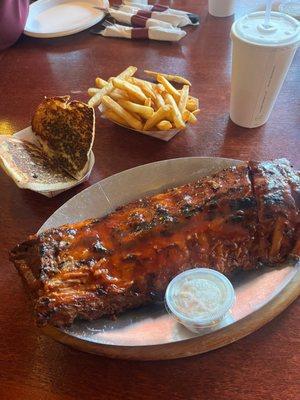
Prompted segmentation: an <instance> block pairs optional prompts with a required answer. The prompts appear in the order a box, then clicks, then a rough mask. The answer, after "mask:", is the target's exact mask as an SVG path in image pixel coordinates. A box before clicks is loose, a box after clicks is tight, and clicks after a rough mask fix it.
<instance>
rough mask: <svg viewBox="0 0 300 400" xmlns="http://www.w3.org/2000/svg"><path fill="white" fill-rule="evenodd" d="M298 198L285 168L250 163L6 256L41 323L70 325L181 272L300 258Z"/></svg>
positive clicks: (129, 302)
mask: <svg viewBox="0 0 300 400" xmlns="http://www.w3.org/2000/svg"><path fill="white" fill-rule="evenodd" d="M299 195H300V174H299V172H295V171H293V169H292V167H291V165H290V164H289V162H288V161H287V160H285V159H280V160H275V161H273V162H253V161H250V162H248V163H244V164H242V165H240V166H238V167H231V168H228V169H226V170H223V171H221V172H219V173H217V174H215V175H213V176H210V177H206V178H203V179H201V180H198V181H196V182H193V183H190V184H186V185H184V186H180V187H176V188H172V189H169V190H167V191H165V192H164V193H161V194H157V195H154V196H150V197H145V198H143V199H139V200H137V201H134V202H131V203H129V204H127V205H124V206H122V207H120V208H118V209H116V210H115V211H114V212H112V213H111V214H109V215H107V216H105V217H104V218H99V219H89V220H85V221H82V222H78V223H74V224H70V225H64V226H61V227H59V228H53V229H49V230H47V231H45V232H43V233H41V234H39V235H32V236H30V237H29V239H28V240H27V241H26V242H24V243H22V244H20V245H18V246H16V247H15V249H13V250H12V251H11V253H10V258H11V260H12V261H13V262H14V264H15V266H16V268H17V269H18V270H19V272H20V274H21V275H22V276H23V278H24V279H25V281H26V283H27V285H28V286H29V288H30V290H31V293H32V294H33V297H34V303H35V315H36V320H37V323H38V325H46V324H48V323H50V324H53V325H55V326H67V325H70V324H72V323H73V321H74V320H75V319H86V320H93V319H97V318H100V317H101V316H103V315H116V314H119V313H121V312H123V311H125V310H128V309H132V308H135V307H138V306H141V305H144V304H147V303H151V302H154V301H157V300H160V299H162V298H163V295H164V292H165V290H166V287H167V285H168V283H169V282H170V280H171V279H172V278H173V277H174V276H176V275H177V274H178V273H180V272H182V271H184V270H186V269H190V268H193V267H199V266H200V267H208V268H213V269H216V270H218V271H220V272H222V273H224V274H226V275H231V274H232V273H233V272H234V271H236V270H251V269H254V268H258V267H259V266H260V265H261V264H264V265H266V264H267V265H270V266H272V265H276V264H277V263H281V262H283V261H285V260H287V259H288V258H289V257H293V258H296V259H297V258H299V256H300V235H299V233H300V218H299V201H300V196H299Z"/></svg>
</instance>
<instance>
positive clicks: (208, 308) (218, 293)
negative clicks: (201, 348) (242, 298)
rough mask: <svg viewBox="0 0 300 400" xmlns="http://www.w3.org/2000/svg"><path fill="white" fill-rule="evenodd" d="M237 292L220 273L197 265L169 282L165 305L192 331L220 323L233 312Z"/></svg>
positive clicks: (199, 330)
mask: <svg viewBox="0 0 300 400" xmlns="http://www.w3.org/2000/svg"><path fill="white" fill-rule="evenodd" d="M234 302H235V293H234V289H233V286H232V284H231V283H230V281H229V280H228V279H227V278H226V276H224V275H223V274H221V273H220V272H217V271H214V270H212V269H208V268H194V269H190V270H187V271H184V272H182V273H181V274H179V275H177V276H176V277H175V278H174V279H173V280H172V281H171V282H170V283H169V285H168V287H167V290H166V294H165V304H166V308H167V310H168V312H169V313H170V314H171V315H172V316H173V317H175V318H176V320H177V321H178V322H180V323H181V324H183V325H184V326H185V327H186V328H188V329H189V330H191V331H192V332H197V333H199V332H201V330H203V329H207V328H210V327H213V326H215V325H217V324H219V323H220V322H221V321H222V320H223V319H224V318H225V317H226V316H227V315H228V314H229V312H230V309H231V307H232V306H233V304H234Z"/></svg>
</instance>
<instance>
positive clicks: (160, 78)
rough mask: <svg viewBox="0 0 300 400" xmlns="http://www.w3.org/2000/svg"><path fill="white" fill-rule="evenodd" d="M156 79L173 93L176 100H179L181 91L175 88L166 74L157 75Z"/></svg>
mask: <svg viewBox="0 0 300 400" xmlns="http://www.w3.org/2000/svg"><path fill="white" fill-rule="evenodd" d="M156 79H157V81H158V82H159V83H161V84H162V85H163V86H164V87H165V89H166V91H167V92H168V93H169V94H171V95H172V96H173V97H174V99H175V100H176V101H178V100H179V99H180V93H179V91H178V90H177V89H175V88H174V86H173V85H172V84H171V83H170V82H169V81H168V80H167V79H166V78H165V77H164V76H162V75H157V78H156Z"/></svg>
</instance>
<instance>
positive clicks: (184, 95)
mask: <svg viewBox="0 0 300 400" xmlns="http://www.w3.org/2000/svg"><path fill="white" fill-rule="evenodd" d="M189 90H190V88H189V86H188V85H184V86H183V88H182V90H181V93H180V99H179V102H178V109H179V111H180V112H181V114H183V112H184V110H185V109H186V103H187V101H188V97H189Z"/></svg>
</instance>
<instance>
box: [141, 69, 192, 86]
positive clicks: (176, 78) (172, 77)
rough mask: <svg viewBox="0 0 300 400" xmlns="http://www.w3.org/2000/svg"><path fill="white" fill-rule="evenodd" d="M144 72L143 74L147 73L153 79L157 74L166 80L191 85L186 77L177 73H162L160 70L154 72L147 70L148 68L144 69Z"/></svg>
mask: <svg viewBox="0 0 300 400" xmlns="http://www.w3.org/2000/svg"><path fill="white" fill-rule="evenodd" d="M144 72H145V74H147V75H149V76H151V77H153V78H155V79H157V75H162V76H164V77H165V78H166V79H167V80H168V81H171V82H176V83H183V84H184V85H189V86H192V84H191V82H190V81H188V80H187V79H185V78H183V77H182V76H179V75H170V74H162V73H161V72H154V71H148V70H144Z"/></svg>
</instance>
